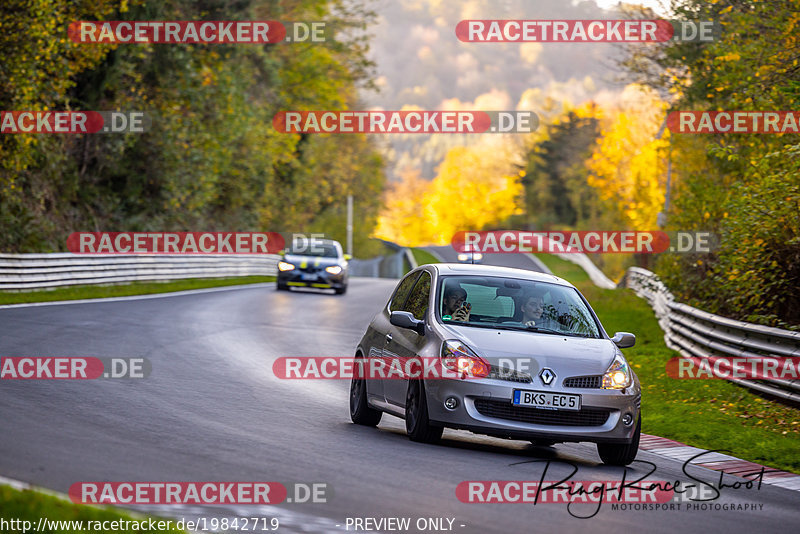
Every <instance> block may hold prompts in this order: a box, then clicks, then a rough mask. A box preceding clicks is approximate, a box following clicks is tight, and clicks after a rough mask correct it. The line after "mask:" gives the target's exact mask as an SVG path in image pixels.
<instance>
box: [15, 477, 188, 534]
mask: <svg viewBox="0 0 800 534" xmlns="http://www.w3.org/2000/svg"><path fill="white" fill-rule="evenodd" d="M40 518H43V519H44V520H50V521H51V522H56V524H53V523H50V524H45V523H42V525H41V526H42V528H41V529H40V530H38V532H40V533H59V534H62V533H64V534H69V533H73V532H81V531H87V530H93V531H95V532H103V531H105V532H136V533H142V532H183V531H182V530H179V529H178V528H177V525H176V521H175V520H171V521H170V520H167V519H153V522H154V523H155V525H154V526H155V528H152V529H151V528H149V527H150V526H151V525H150V524H149V521H148V519H146V518H143V517H134V516H131V515H128V514H127V513H125V512H123V511H121V510H118V509H115V508H111V507H106V506H102V507H101V506H86V505H83V504H75V503H72V502H69V501H65V500H63V499H59V498H58V497H54V496H52V495H48V494H45V493H41V492H38V491H35V490H27V489H26V490H18V489H15V488H12V487H11V486H3V485H0V526H2V527H3V528H0V530H3V531H9V532H14V531H17V532H23V531H24V527H26V526H27V527H28V529H27V532H32V531H34V530H35V529H37V528H38V527H39V520H40ZM11 520H19V521H18V522H16V523H11ZM2 521H6V522H7V523H6V524H2ZM24 521H28V522H29V523H27V524H26V523H23V522H24ZM63 521H67V522H70V521H79V522H82V523H80V524H76V523H71V524H70V523H63ZM88 521H100V523H99V524H97V525H96V526H98V527H99V528H88V526H87V525H94V523H91V524H90V523H87V522H88ZM104 521H109V523H105V525H104V524H103V522H104ZM111 521H117V522H118V523H116V524H113V523H110V522H111ZM133 521H135V522H138V523H139V525H136V526H138V527H139V528H136V526H131V525H132V524H131V523H124V522H133ZM159 521H162V523H161V525H158V523H159ZM167 521H170V523H167ZM15 525H16V526H15ZM158 526H162V527H165V528H162V529H160V530H159V529H158ZM17 527H18V528H17Z"/></svg>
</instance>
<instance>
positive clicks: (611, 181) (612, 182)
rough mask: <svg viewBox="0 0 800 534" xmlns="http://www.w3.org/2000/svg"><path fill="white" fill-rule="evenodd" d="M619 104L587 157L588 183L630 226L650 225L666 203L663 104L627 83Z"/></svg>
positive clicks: (608, 118) (637, 87)
mask: <svg viewBox="0 0 800 534" xmlns="http://www.w3.org/2000/svg"><path fill="white" fill-rule="evenodd" d="M622 102H623V103H622V104H621V105H620V106H618V108H617V109H614V110H608V112H607V118H606V119H605V120H604V121H603V122H604V125H603V128H602V134H601V137H600V139H599V140H598V143H597V146H596V148H595V150H594V153H593V154H592V157H591V159H590V161H589V170H590V171H591V174H590V175H589V185H591V186H592V187H595V188H597V189H598V190H599V192H600V196H601V198H603V199H604V200H611V201H612V202H613V205H615V206H616V207H617V210H618V212H619V215H620V216H621V217H622V220H623V221H625V222H626V223H627V225H628V226H629V228H631V229H633V230H652V229H653V228H655V225H656V215H657V214H658V212H659V211H661V209H662V207H663V205H664V192H665V184H664V182H665V180H666V171H665V166H666V155H667V150H666V147H667V146H668V144H669V142H668V140H667V137H668V135H669V132H668V131H666V130H665V131H664V134H663V136H662V138H661V139H655V135H656V132H658V130H659V127H660V126H661V123H662V121H663V119H664V116H665V114H666V104H665V103H664V102H662V101H661V100H660V99H659V98H658V96H657V95H656V94H655V93H654V92H652V91H650V90H649V89H646V88H644V87H641V86H637V85H631V86H628V87H627V88H626V89H625V91H624V92H623V98H622Z"/></svg>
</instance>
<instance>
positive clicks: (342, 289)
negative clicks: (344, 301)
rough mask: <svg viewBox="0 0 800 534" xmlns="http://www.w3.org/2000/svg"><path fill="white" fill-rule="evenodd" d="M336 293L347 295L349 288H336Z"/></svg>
mask: <svg viewBox="0 0 800 534" xmlns="http://www.w3.org/2000/svg"><path fill="white" fill-rule="evenodd" d="M334 291H336V294H337V295H344V294H345V293H347V286H342V287H339V288H336V289H334Z"/></svg>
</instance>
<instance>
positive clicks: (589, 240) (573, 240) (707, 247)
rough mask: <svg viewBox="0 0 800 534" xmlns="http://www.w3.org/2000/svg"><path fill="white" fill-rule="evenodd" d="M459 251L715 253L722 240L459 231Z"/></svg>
mask: <svg viewBox="0 0 800 534" xmlns="http://www.w3.org/2000/svg"><path fill="white" fill-rule="evenodd" d="M451 244H452V246H453V248H454V249H455V250H456V251H457V252H480V253H483V254H486V253H518V252H537V253H545V254H563V253H576V254H577V253H587V252H591V253H624V254H657V253H660V252H683V253H686V252H698V253H707V252H711V250H713V249H714V248H715V247H716V246H717V244H718V239H717V238H716V236H714V234H712V233H710V232H674V233H673V232H635V231H598V232H525V231H517V230H496V231H490V232H457V233H456V234H455V235H454V236H453V239H452V241H451Z"/></svg>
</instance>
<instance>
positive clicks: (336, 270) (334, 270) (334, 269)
mask: <svg viewBox="0 0 800 534" xmlns="http://www.w3.org/2000/svg"><path fill="white" fill-rule="evenodd" d="M325 272H326V273H331V274H339V273H340V272H342V268H341V267H339V266H338V265H331V266H330V267H325Z"/></svg>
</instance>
